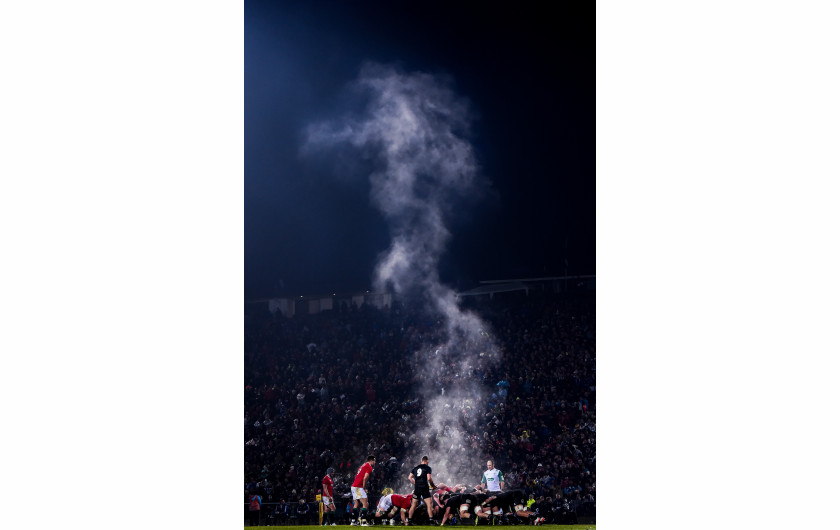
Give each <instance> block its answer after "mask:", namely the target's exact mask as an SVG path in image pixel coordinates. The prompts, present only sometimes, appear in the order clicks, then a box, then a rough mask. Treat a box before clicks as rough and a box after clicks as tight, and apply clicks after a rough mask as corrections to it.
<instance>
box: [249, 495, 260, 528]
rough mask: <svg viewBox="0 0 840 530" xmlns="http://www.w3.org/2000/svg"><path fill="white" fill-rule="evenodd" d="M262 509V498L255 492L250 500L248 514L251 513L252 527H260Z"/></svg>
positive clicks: (250, 523)
mask: <svg viewBox="0 0 840 530" xmlns="http://www.w3.org/2000/svg"><path fill="white" fill-rule="evenodd" d="M261 507H262V497H260V496H259V495H257V493H256V492H255V491H253V490H252V491H251V495H250V497H249V498H248V512H249V523H248V524H249V525H250V526H259V525H260V508H261Z"/></svg>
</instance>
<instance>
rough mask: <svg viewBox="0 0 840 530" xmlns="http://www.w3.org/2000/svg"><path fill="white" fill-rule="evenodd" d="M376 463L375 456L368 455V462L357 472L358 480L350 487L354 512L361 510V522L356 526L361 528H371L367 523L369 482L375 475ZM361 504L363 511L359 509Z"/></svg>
mask: <svg viewBox="0 0 840 530" xmlns="http://www.w3.org/2000/svg"><path fill="white" fill-rule="evenodd" d="M374 463H376V458H374V456H373V455H368V457H367V461H365V463H364V464H362V465H361V466H360V467H359V470H358V471H357V472H356V478H355V479H354V480H353V484H352V485H351V486H350V491H351V493H352V494H353V511H354V512H355V511H356V510H359V522H358V523H356V524H358V525H360V526H370V524H368V521H367V511H368V500H367V481H368V478H369V477H370V475H371V474H372V473H373V464H374ZM359 504H361V509H359ZM354 519H355V514H354ZM351 524H353V523H351Z"/></svg>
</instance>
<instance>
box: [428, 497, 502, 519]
mask: <svg viewBox="0 0 840 530" xmlns="http://www.w3.org/2000/svg"><path fill="white" fill-rule="evenodd" d="M486 498H487V496H486V495H475V494H472V493H462V494H447V495H445V496H444V497H443V501H444V506H445V507H446V512H444V514H443V519H442V521H441V523H440V525H441V526H443V525H444V524H446V522H447V520H448V519H449V514H450V513H452V514H458V517H459V519H469V518H470V517H471V515H472V514H475V515H476V516H477V517H480V518H482V519H489V518H490V516H489V515H488V514H486V513H484V512H483V511H481V508H480V506H481V503H482V502H483V501H484V500H486Z"/></svg>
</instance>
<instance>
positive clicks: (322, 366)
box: [243, 290, 596, 524]
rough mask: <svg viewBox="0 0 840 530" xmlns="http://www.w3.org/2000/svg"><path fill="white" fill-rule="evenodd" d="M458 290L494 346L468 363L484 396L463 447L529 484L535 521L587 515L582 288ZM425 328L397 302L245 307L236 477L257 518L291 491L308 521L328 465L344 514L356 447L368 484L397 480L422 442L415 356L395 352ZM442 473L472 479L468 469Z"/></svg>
mask: <svg viewBox="0 0 840 530" xmlns="http://www.w3.org/2000/svg"><path fill="white" fill-rule="evenodd" d="M463 303H464V304H465V305H467V306H468V307H469V308H470V309H471V310H473V311H475V312H477V313H478V314H479V315H481V317H482V318H483V319H484V320H485V321H486V322H488V323H489V325H490V327H491V328H492V330H493V331H494V334H495V336H496V339H497V342H498V344H499V346H500V351H502V359H501V361H500V362H498V363H497V364H495V365H494V366H492V367H490V368H486V369H485V368H480V367H476V368H475V370H474V373H472V374H470V376H471V377H472V378H473V379H474V380H476V381H479V382H480V384H481V385H482V387H483V388H485V389H486V394H487V395H488V396H490V397H489V398H488V399H487V400H486V402H481V407H480V410H476V411H472V412H473V413H474V414H476V415H477V421H472V422H471V423H470V424H471V425H474V426H475V425H477V426H478V427H474V431H473V432H468V433H466V434H465V436H464V439H463V440H461V444H462V447H465V448H466V450H467V451H469V452H470V453H471V454H475V455H476V457H477V458H479V459H486V458H493V459H494V460H495V461H496V466H497V467H498V468H500V469H502V470H504V472H505V481H506V484H505V489H510V488H523V489H526V490H527V491H528V492H529V493H533V494H534V498H535V499H536V500H537V502H536V503H535V507H536V509H537V511H538V512H539V513H540V514H541V515H542V516H544V517H546V518H547V522H550V523H552V522H553V523H567V522H572V521H574V520H576V519H577V517H578V516H581V517H586V516H594V506H595V409H596V407H595V403H596V401H595V301H594V293H592V292H578V293H573V294H570V293H554V292H550V293H546V292H540V291H538V290H531V292H529V293H528V294H525V293H522V292H511V293H508V294H502V295H496V296H494V297H492V298H490V297H481V296H475V297H470V298H469V299H467V300H464V301H463ZM437 327H438V322H437V321H435V319H434V318H430V317H428V316H426V315H424V314H422V313H421V312H419V311H413V310H412V309H411V308H409V307H406V306H404V305H400V304H398V303H393V304H391V306H390V307H385V308H381V309H380V308H376V307H373V306H368V305H362V306H361V307H358V306H350V307H348V306H346V305H344V304H342V305H340V306H339V307H336V308H334V309H332V310H330V311H323V312H320V313H317V314H298V315H295V316H294V317H292V318H287V317H284V316H283V315H282V314H279V313H271V312H269V311H267V310H256V309H254V307H251V308H250V310H248V309H247V308H246V322H245V348H244V353H245V362H244V368H245V381H244V384H245V387H244V392H245V411H244V412H245V414H244V440H243V442H244V455H245V458H244V479H245V482H244V490H245V492H246V496H245V497H246V501H247V492H248V491H250V490H252V489H253V490H256V491H257V492H259V494H261V495H262V496H263V499H264V503H265V508H266V513H267V514H268V513H270V514H272V517H270V518H269V517H264V518H263V519H264V521H266V522H268V521H271V522H274V523H275V524H285V523H287V522H288V521H289V519H290V518H294V515H292V514H284V513H275V506H276V504H275V503H277V501H278V500H280V499H286V500H288V501H289V502H288V504H289V505H290V504H293V502H292V500H295V501H297V500H298V499H304V500H305V502H307V503H311V508H312V510H311V511H310V513H314V514H315V515H314V521H310V522H315V523H317V513H318V510H317V504H316V502H315V501H316V499H315V495H316V494H318V493H319V492H320V483H321V479H322V477H323V475H324V471H325V470H326V469H327V468H328V467H334V468H335V469H336V473H335V476H334V480H335V493H336V495H335V496H336V501H337V515H338V516H342V515H344V514H345V504H346V502H347V501H348V498H347V496H346V495H347V493H348V492H349V489H350V482H351V481H352V479H353V476H354V473H355V471H356V468H357V467H358V466H359V465H360V464H361V463H362V458H363V456H364V455H366V454H370V453H373V454H376V455H377V465H376V466H375V468H374V473H373V475H372V476H371V483H372V484H373V487H374V488H378V489H382V488H383V487H385V486H391V487H395V488H397V487H398V482H399V481H400V480H401V479H402V478H403V475H405V474H406V473H407V470H409V469H410V468H411V466H412V465H414V462H412V461H407V457H408V456H409V455H410V454H411V455H414V454H416V452H415V451H416V450H417V449H419V448H420V447H422V446H423V444H425V443H429V442H428V441H427V440H418V439H417V438H414V437H412V436H411V435H410V433H412V432H415V431H416V430H417V429H418V428H420V427H421V426H422V425H423V423H424V422H425V421H427V418H425V416H424V403H423V397H422V396H421V395H419V394H417V393H416V388H417V383H418V381H417V377H418V374H420V373H422V371H423V370H422V366H420V365H419V363H420V362H421V361H418V357H417V356H415V355H412V354H410V353H407V352H414V351H417V350H418V349H420V348H421V347H422V345H423V343H424V341H428V339H429V337H430V336H434V334H435V333H437V332H438V330H437ZM482 416H483V417H482ZM406 466H407V467H406ZM433 467H434V466H433ZM436 471H437V470H436ZM441 471H443V470H441ZM446 472H447V473H448V474H450V475H452V476H458V477H461V476H464V477H467V478H468V479H469V480H472V481H474V482H473V484H475V483H477V481H478V479H479V476H480V473H481V468H480V467H478V468H470V467H464V468H456V469H447V470H446ZM435 477H436V480H438V481H439V480H441V477H442V475H441V474H436V475H435ZM403 489H405V488H403ZM398 492H400V491H399V489H398ZM374 493H375V492H374ZM377 499H378V495H373V496H372V499H371V500H372V505H374V506H375V505H376V502H377ZM294 504H297V503H296V502H295V503H294ZM246 517H247V506H246ZM342 522H343V523H345V524H346V522H347V521H346V519H345V520H343V521H342ZM264 524H265V523H264Z"/></svg>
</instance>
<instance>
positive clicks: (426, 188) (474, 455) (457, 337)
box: [306, 64, 499, 491]
mask: <svg viewBox="0 0 840 530" xmlns="http://www.w3.org/2000/svg"><path fill="white" fill-rule="evenodd" d="M354 87H355V89H357V90H360V91H362V92H363V93H365V94H366V95H367V96H368V97H369V101H368V105H367V107H366V109H365V111H364V112H363V113H362V115H361V116H359V117H353V118H346V119H343V120H338V121H335V122H327V123H321V124H316V125H313V126H311V127H310V128H309V129H308V131H307V146H306V149H308V150H312V149H316V148H320V147H326V146H334V145H340V144H350V145H352V146H354V147H355V148H357V149H358V150H359V151H360V152H361V153H364V154H366V155H368V156H371V157H372V158H373V160H374V163H375V169H374V170H373V172H372V173H371V174H370V175H369V179H370V184H371V200H372V202H373V204H374V205H375V206H376V207H377V208H378V209H379V210H380V211H381V212H382V214H383V216H384V217H385V219H386V221H387V223H388V226H389V229H390V232H391V244H390V248H389V249H388V250H387V251H386V252H384V253H383V254H382V255H381V256H380V259H379V262H378V264H377V266H376V271H375V274H374V286H375V287H376V288H377V289H379V290H391V291H393V292H394V293H395V295H396V296H398V297H399V296H405V297H409V296H411V297H414V296H419V297H421V298H422V299H424V300H425V302H426V304H425V305H426V308H427V310H428V311H430V312H431V313H432V314H433V315H434V316H435V317H436V318H437V319H438V320H439V321H440V324H441V329H440V330H438V333H437V335H436V336H435V341H434V342H429V343H427V344H424V345H423V347H422V348H420V349H419V350H418V351H416V352H413V353H414V354H415V355H417V356H418V359H417V360H418V364H419V366H421V367H422V373H420V374H418V376H419V377H418V378H417V379H416V382H417V383H418V388H419V389H420V391H421V392H422V393H423V394H424V395H423V398H424V399H423V403H424V415H425V418H424V421H425V425H426V427H425V428H424V429H422V430H421V431H420V432H417V433H414V434H413V435H412V436H414V437H415V438H414V440H413V442H414V444H415V445H414V451H413V454H411V455H410V457H411V459H412V460H411V461H410V462H405V463H404V466H407V468H408V469H410V468H411V467H413V465H416V464H417V463H419V459H420V456H421V454H429V456H430V457H431V459H432V462H431V465H432V467H433V470H434V473H433V476H435V477H437V482H442V481H444V480H445V481H447V483H450V484H451V483H453V482H455V481H463V482H468V483H471V484H475V483H477V482H478V480H479V478H480V474H481V471H482V469H483V460H484V459H485V458H486V456H487V455H484V454H479V453H478V452H477V451H475V450H471V449H470V447H469V446H470V441H469V438H468V437H469V436H470V435H475V434H478V435H479V436H481V435H482V434H483V429H484V427H482V426H480V425H483V424H484V423H486V421H487V419H486V418H485V417H484V411H485V409H486V405H485V397H484V396H483V394H484V390H483V387H482V386H481V381H478V380H477V379H478V378H477V377H476V374H477V373H483V372H484V371H485V370H487V369H489V368H490V367H491V365H492V364H493V363H495V362H496V360H498V357H499V355H498V352H497V347H496V345H495V341H494V339H493V336H492V334H491V333H490V330H489V329H488V327H487V325H486V324H485V323H484V322H482V321H481V319H480V318H479V317H478V316H477V315H475V314H473V313H471V312H468V311H464V310H463V309H462V308H461V307H460V306H459V304H458V299H457V296H456V293H455V292H454V291H453V290H452V289H451V288H449V287H447V286H445V285H443V284H442V283H441V281H440V278H439V275H438V264H439V261H440V258H441V256H442V254H443V252H444V250H445V247H446V243H447V241H448V240H449V237H450V233H449V231H448V229H447V227H446V221H447V217H448V214H450V213H451V212H450V209H451V207H452V204H453V199H455V198H457V197H458V196H460V195H462V194H464V193H467V192H470V191H472V190H474V189H475V187H476V185H477V184H478V182H477V180H478V177H477V176H478V164H477V162H476V158H475V154H474V151H473V148H472V145H471V144H470V142H469V141H468V140H467V139H466V138H467V135H468V133H469V125H470V113H469V107H468V103H467V101H466V100H464V99H462V98H459V97H458V96H457V95H456V94H455V93H454V92H453V91H452V90H451V89H450V88H449V86H448V85H447V83H446V82H445V80H443V79H441V78H439V77H436V76H433V75H430V74H426V73H408V74H406V73H401V72H398V71H397V70H396V69H394V68H390V67H385V66H381V65H373V64H371V65H366V66H365V67H363V69H362V71H361V75H360V77H359V79H358V80H357V81H356V82H355V85H354ZM407 473H408V470H407V469H406V470H405V472H404V473H402V472H401V474H400V475H401V478H403V477H404V475H406V474H407ZM394 486H395V487H396V488H397V489H398V491H401V490H405V489H406V488H407V486H406V484H404V483H400V484H398V485H394Z"/></svg>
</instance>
